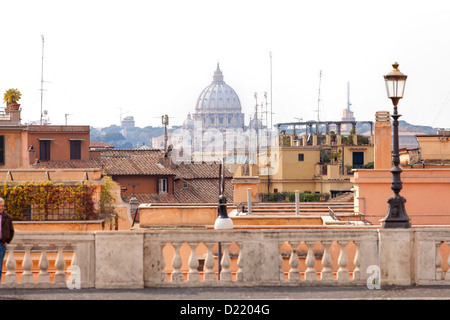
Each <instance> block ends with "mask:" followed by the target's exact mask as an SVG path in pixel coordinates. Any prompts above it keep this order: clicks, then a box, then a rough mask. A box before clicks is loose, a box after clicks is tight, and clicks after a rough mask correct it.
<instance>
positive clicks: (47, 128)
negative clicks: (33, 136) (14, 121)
mask: <svg viewBox="0 0 450 320" xmlns="http://www.w3.org/2000/svg"><path fill="white" fill-rule="evenodd" d="M26 130H28V131H30V132H54V133H58V132H61V133H63V132H88V133H89V131H90V127H89V126H62V125H61V126H58V125H31V126H28V127H27V128H26Z"/></svg>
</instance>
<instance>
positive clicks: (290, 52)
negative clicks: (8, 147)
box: [0, 0, 450, 128]
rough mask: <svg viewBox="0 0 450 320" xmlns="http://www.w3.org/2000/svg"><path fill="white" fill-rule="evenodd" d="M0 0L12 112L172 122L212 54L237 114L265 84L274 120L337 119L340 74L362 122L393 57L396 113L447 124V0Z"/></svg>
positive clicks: (208, 69) (87, 121) (0, 81)
mask: <svg viewBox="0 0 450 320" xmlns="http://www.w3.org/2000/svg"><path fill="white" fill-rule="evenodd" d="M0 12H1V14H0V35H1V37H0V40H1V42H0V43H1V46H0V47H1V49H0V91H1V93H2V98H3V93H4V92H5V91H6V90H8V89H10V88H17V89H19V90H20V91H21V93H22V99H21V100H20V101H19V103H21V107H22V123H28V122H31V121H39V119H40V114H41V109H42V110H47V114H48V118H49V121H50V123H51V124H54V125H58V124H66V123H67V124H69V125H90V126H92V127H96V128H101V127H107V126H109V125H112V124H116V125H120V119H122V118H123V117H125V116H133V117H134V119H135V121H136V126H138V127H146V126H161V116H162V115H164V114H167V115H168V116H169V125H170V126H172V125H181V124H182V122H183V121H184V120H185V119H186V116H187V114H188V113H193V112H195V104H196V101H197V98H198V96H199V94H200V92H201V91H202V90H203V88H205V87H206V86H208V85H209V84H210V83H211V81H212V78H213V73H214V70H215V69H216V65H217V63H220V68H221V70H222V72H223V75H224V80H225V82H226V83H227V84H228V85H230V86H231V87H232V88H233V89H234V90H235V91H236V92H237V94H238V95H239V98H240V101H241V105H242V112H244V113H245V122H246V124H248V121H249V119H250V117H253V113H254V111H255V104H256V100H255V97H254V94H255V93H257V95H258V103H261V102H264V99H263V96H264V92H267V95H268V102H269V103H270V102H272V105H270V104H269V105H268V107H267V109H266V108H265V106H264V108H263V110H262V111H264V110H272V123H273V124H276V123H282V122H292V121H307V120H317V119H319V120H321V121H333V120H335V121H336V120H340V119H341V118H342V113H343V110H344V109H345V108H346V107H347V84H348V83H349V86H350V102H351V104H352V105H351V110H352V111H353V112H354V116H355V118H356V120H357V121H374V119H375V113H376V112H377V111H392V103H391V101H390V100H389V99H388V98H387V95H386V90H385V85H384V79H383V75H384V74H386V73H388V72H389V71H391V69H392V63H394V62H398V63H399V64H400V66H399V69H400V70H401V71H402V72H403V73H405V74H406V75H408V80H407V83H406V90H405V95H404V98H403V99H402V100H401V101H400V103H399V113H400V114H401V115H402V117H401V118H400V120H405V121H407V122H409V123H412V124H415V125H424V126H433V127H436V128H449V127H450V106H449V104H450V37H449V31H450V19H449V13H450V2H448V0H428V1H426V2H424V1H415V0H408V1H401V0H389V1H385V0H378V1H362V0H358V1H351V0H339V1H335V0H314V1H303V0H292V1H291V0H255V1H254V0H226V1H217V0H189V1H186V0H164V1H153V0H126V1H124V0H120V1H117V0H108V1H103V0H89V1H85V0H77V1H71V0H64V1H61V0H56V1H50V0H14V1H2V2H1V3H0ZM42 36H43V38H44V41H42ZM42 49H44V50H42ZM42 57H43V59H42ZM42 62H43V63H42ZM42 78H43V80H44V81H43V82H41V79H42ZM41 84H43V89H44V90H43V91H41ZM41 93H42V104H41ZM2 101H3V100H2ZM5 106H6V104H4V103H3V104H2V105H1V106H0V107H2V108H4V107H5ZM317 110H319V112H317ZM259 112H261V110H260V111H259ZM269 117H270V115H269Z"/></svg>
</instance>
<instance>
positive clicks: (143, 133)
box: [90, 121, 438, 149]
mask: <svg viewBox="0 0 450 320" xmlns="http://www.w3.org/2000/svg"><path fill="white" fill-rule="evenodd" d="M179 127H180V126H173V127H171V128H169V129H168V132H172V131H174V130H175V129H177V128H179ZM437 129H438V128H433V127H430V126H421V125H413V124H410V123H407V122H406V121H399V134H400V148H405V147H406V148H416V147H418V144H417V140H416V138H415V135H416V134H436V133H437ZM286 131H287V132H289V131H290V130H286ZM297 132H301V129H300V130H297ZM356 132H357V133H360V134H364V135H367V134H370V125H369V124H366V123H360V124H358V125H357V127H356ZM163 134H164V127H152V126H147V127H144V128H140V127H121V126H118V125H110V126H109V127H105V128H94V127H91V132H90V141H99V142H105V143H108V144H111V145H113V146H115V148H116V149H131V148H140V147H142V146H151V141H152V138H154V137H155V138H156V137H159V136H162V135H163Z"/></svg>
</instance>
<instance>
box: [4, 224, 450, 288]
mask: <svg viewBox="0 0 450 320" xmlns="http://www.w3.org/2000/svg"><path fill="white" fill-rule="evenodd" d="M449 244H450V228H447V227H439V228H425V227H424V228H411V229H407V230H384V229H379V228H370V227H369V228H366V227H320V228H315V227H308V228H305V229H278V230H276V229H265V230H264V229H259V230H255V229H249V230H246V229H235V230H213V229H170V230H169V229H166V230H143V229H138V230H130V231H72V232H21V231H17V232H16V235H15V238H14V240H13V241H12V243H11V244H9V245H7V249H8V251H7V258H6V259H5V260H6V261H5V264H4V267H3V277H2V279H3V280H2V281H3V282H2V283H1V284H0V289H1V288H55V287H65V286H66V285H67V283H66V281H67V280H68V279H71V278H70V277H71V273H70V272H69V270H68V268H69V267H70V266H72V265H73V266H78V267H79V270H80V275H81V287H83V288H92V287H96V288H141V287H153V286H157V287H160V286H230V285H232V286H252V285H255V286H258V285H294V286H298V285H303V284H306V285H365V284H366V281H367V279H368V277H369V276H370V274H368V273H367V270H368V267H369V266H373V265H377V266H379V267H380V268H381V269H383V268H386V266H388V267H389V268H390V269H388V270H384V271H383V275H384V276H385V277H386V279H382V280H383V281H385V282H386V283H390V281H391V282H392V283H396V282H395V281H400V280H401V281H404V282H400V284H403V283H407V284H411V283H414V284H419V285H422V284H426V285H441V284H450V268H449V267H448V266H449V265H450V254H449V252H450V245H449ZM218 245H221V248H222V251H221V254H220V256H218V254H219V252H218V250H217V248H218ZM405 257H406V258H405ZM408 259H409V260H408ZM397 260H398V263H399V265H398V266H399V268H393V267H391V266H392V264H393V263H394V264H395V263H396V262H395V261H397ZM219 261H220V270H218V265H219ZM405 261H409V263H410V265H409V266H408V265H407V264H406V265H405ZM20 263H21V265H19V264H20ZM400 269H401V270H406V271H405V275H403V274H402V277H403V276H404V279H403V278H401V277H400V276H399V275H398V274H395V275H394V274H391V273H392V272H399V271H398V270H400ZM402 272H403V271H402ZM400 278H401V279H400ZM399 279H400V280H399Z"/></svg>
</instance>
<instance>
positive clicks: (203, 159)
mask: <svg viewBox="0 0 450 320" xmlns="http://www.w3.org/2000/svg"><path fill="white" fill-rule="evenodd" d="M278 145H279V132H278V130H277V129H272V130H269V129H267V128H264V127H259V128H248V129H245V130H244V129H243V128H227V129H223V130H219V129H216V128H208V129H206V130H205V129H204V128H203V127H202V122H201V121H194V125H193V126H192V127H190V128H189V129H186V128H178V129H176V130H174V131H173V132H172V133H171V135H170V137H168V141H167V146H172V152H171V153H170V157H171V160H172V161H173V162H174V163H220V162H222V160H223V159H224V158H226V161H227V163H241V161H242V160H243V159H244V161H245V163H247V164H257V163H259V164H260V167H262V169H264V168H266V170H270V174H275V173H276V172H277V171H278V161H277V159H278V158H279V157H278V155H277V153H278V150H277V148H275V149H272V147H275V146H278ZM261 164H262V165H261Z"/></svg>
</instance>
